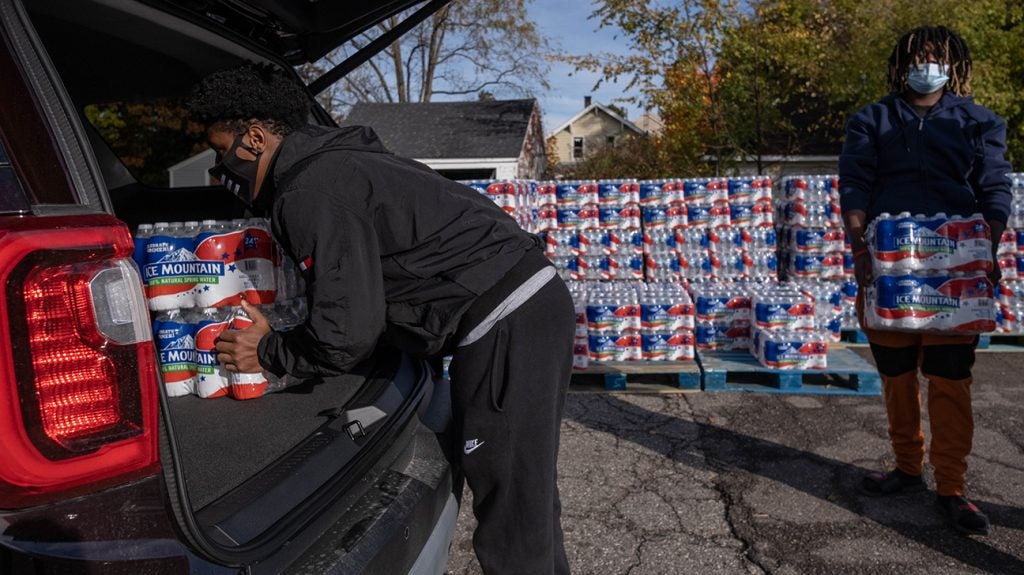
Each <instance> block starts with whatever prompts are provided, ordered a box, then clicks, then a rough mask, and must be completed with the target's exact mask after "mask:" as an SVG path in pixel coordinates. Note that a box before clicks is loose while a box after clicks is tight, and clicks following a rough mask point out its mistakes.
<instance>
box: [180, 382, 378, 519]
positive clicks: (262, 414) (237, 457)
mask: <svg viewBox="0 0 1024 575" xmlns="http://www.w3.org/2000/svg"><path fill="white" fill-rule="evenodd" d="M364 381H365V377H364V376H362V375H356V374H351V375H345V376H342V377H338V378H332V379H331V380H330V381H328V382H324V383H319V384H315V385H313V384H303V385H299V386H296V387H293V388H288V389H286V390H284V391H282V392H279V393H272V394H269V395H265V396H263V397H261V398H258V399H252V400H248V401H236V400H234V399H229V398H218V399H200V398H199V397H197V396H194V395H193V396H186V397H172V398H168V404H169V406H170V412H171V421H172V423H173V425H174V433H175V435H176V437H177V442H178V456H179V458H180V459H181V461H182V466H183V468H184V471H185V484H186V485H187V486H188V492H189V498H190V499H191V501H192V507H193V509H195V510H199V509H202V508H203V507H204V506H206V505H207V504H209V503H210V502H212V501H214V500H215V499H217V498H218V497H220V496H222V495H224V494H225V493H227V492H228V491H230V490H231V489H233V488H235V487H236V486H238V485H239V484H241V483H242V482H243V481H245V480H246V479H248V478H249V477H251V476H252V475H254V474H255V473H257V472H258V471H260V470H261V469H263V468H264V467H266V466H267V465H268V464H270V463H272V462H273V461H274V460H275V459H277V458H279V457H280V456H281V455H283V454H284V453H285V452H286V451H288V450H289V449H290V448H292V447H293V446H294V445H295V444H297V443H298V442H299V441H301V440H302V439H304V438H305V437H307V436H308V435H309V434H310V433H312V432H313V431H315V430H316V429H317V428H318V427H320V426H321V425H322V424H323V423H324V422H326V421H327V418H326V417H323V416H319V415H318V414H319V413H320V412H322V411H324V410H327V409H331V408H334V407H339V406H342V405H344V404H345V403H346V402H347V401H348V400H349V399H350V398H351V397H352V396H353V395H354V394H355V393H356V391H358V389H359V387H360V386H361V385H362V383H363V382H364Z"/></svg>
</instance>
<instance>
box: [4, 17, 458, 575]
mask: <svg viewBox="0 0 1024 575" xmlns="http://www.w3.org/2000/svg"><path fill="white" fill-rule="evenodd" d="M416 4H417V2H410V1H406V0H401V1H391V2H371V1H346V2H328V1H323V2H313V1H309V2H305V1H296V0H292V1H283V0H246V1H236V0H186V1H182V2H161V1H139V0H83V1H78V0H75V1H71V0H0V285H2V286H3V289H2V290H0V321H2V322H3V323H4V324H6V326H7V330H6V336H5V341H3V342H2V344H0V453H2V456H0V573H4V574H7V573H12V574H19V575H20V574H26V575H28V574H44V573H45V574H52V573H126V574H128V573H130V574H143V573H168V574H170V573H211V574H218V573H281V572H285V573H317V574H320V573H389V574H391V573H407V572H414V573H437V572H440V571H442V570H443V568H444V564H445V561H446V558H447V551H448V545H449V543H450V541H451V538H452V536H453V532H454V524H455V517H456V515H457V511H458V503H457V500H456V499H455V497H454V496H453V472H452V468H451V466H450V464H449V462H448V459H447V458H446V456H445V451H446V449H447V447H446V441H445V440H444V437H445V436H444V434H443V433H444V431H445V430H446V429H447V425H448V421H449V420H450V407H449V405H450V402H449V400H448V396H447V382H446V381H445V380H444V379H442V378H440V377H438V376H436V375H435V372H434V371H432V370H431V369H430V368H429V367H428V366H427V365H426V364H425V363H424V362H422V361H418V360H413V359H411V358H409V357H407V356H404V355H403V354H401V353H399V352H396V351H394V350H390V349H387V348H383V347H382V348H380V349H378V350H377V352H376V353H375V355H374V357H373V358H372V359H371V360H369V361H367V362H366V363H365V364H363V365H362V366H360V368H359V369H357V370H355V371H354V372H353V373H351V374H347V375H345V376H342V377H339V378H336V379H334V380H331V381H320V382H313V381H311V382H304V383H302V384H300V385H297V386H294V387H291V388H289V389H287V390H285V391H284V392H281V393H275V394H271V395H268V396H265V397H263V398H260V399H259V400H256V401H247V402H243V401H237V402H235V401H231V400H214V401H206V400H201V399H198V398H196V397H186V398H167V397H166V396H165V394H164V393H163V392H162V391H161V383H160V381H159V378H158V374H157V370H156V365H155V359H154V346H153V342H152V335H151V333H149V327H150V326H149V317H148V314H147V310H146V304H145V300H144V297H143V295H142V290H141V282H140V279H139V275H138V270H137V268H135V267H134V266H133V264H132V263H131V254H132V239H131V236H130V234H129V230H130V229H135V226H136V225H137V224H138V223H140V222H152V221H156V220H183V219H202V218H230V217H236V216H238V215H240V213H241V210H242V209H243V207H242V206H241V205H240V204H238V203H237V202H236V200H235V199H234V198H233V197H232V196H231V195H230V194H229V193H228V192H227V191H226V190H223V189H218V188H214V187H207V186H198V187H193V188H168V187H162V186H160V185H156V184H153V183H152V182H147V179H146V177H140V176H139V175H138V173H139V172H138V170H139V168H140V166H138V165H133V164H132V162H131V161H129V160H128V159H126V158H128V155H129V154H130V153H131V152H130V150H129V151H128V152H126V151H125V150H123V149H122V150H115V149H113V148H111V146H110V145H109V144H110V142H109V141H108V140H109V138H107V139H105V138H104V130H107V131H108V132H109V130H111V129H120V130H122V131H123V133H125V134H128V136H126V138H124V139H128V140H132V139H137V140H138V145H140V146H149V148H146V150H147V151H146V152H145V154H143V155H144V156H145V157H148V158H150V159H152V158H156V157H160V156H159V153H163V152H161V150H163V148H159V146H162V145H164V144H166V143H167V140H173V139H174V138H171V137H169V136H167V134H172V135H173V134H174V133H175V132H174V126H170V127H169V126H168V125H166V124H168V122H170V123H173V122H174V119H175V118H178V119H180V118H181V117H182V116H181V110H180V108H177V107H176V106H178V105H177V104H176V102H178V101H179V100H180V98H181V97H182V96H184V95H185V94H186V93H187V90H188V88H189V87H190V86H191V85H193V84H194V82H195V81H196V80H198V79H199V78H200V77H202V76H203V75H205V74H207V73H209V72H212V71H214V70H217V69H222V68H225V67H228V66H232V65H236V64H240V63H242V62H245V61H259V62H268V63H272V64H275V65H278V66H280V67H282V68H285V69H291V68H290V66H292V65H295V64H298V63H302V62H307V61H311V60H313V59H316V58H318V57H320V56H322V55H323V54H325V53H326V52H328V51H329V50H331V49H332V48H334V47H335V46H337V45H338V44H340V43H341V42H344V41H347V40H348V39H350V38H352V37H353V36H354V35H356V34H359V33H361V32H363V31H364V30H366V29H367V28H369V27H371V26H373V25H375V24H376V23H378V22H380V21H381V20H382V19H384V18H387V17H390V16H392V15H395V14H398V13H400V12H403V11H405V13H408V9H409V8H410V7H415V5H416ZM443 4H444V2H441V1H435V2H430V3H427V4H425V5H424V6H422V7H420V8H419V11H418V12H416V16H414V18H413V19H412V20H409V21H408V22H409V23H408V24H407V26H406V28H407V27H408V26H411V25H412V24H413V23H414V22H415V20H416V19H419V18H423V17H426V15H428V14H429V13H430V12H432V11H433V10H436V9H437V8H438V7H440V6H442V5H443ZM402 31H403V30H402V29H399V30H397V31H396V32H395V33H396V34H398V33H401V32H402ZM387 41H389V40H388V39H387V38H385V39H384V40H382V43H384V42H387ZM371 48H372V47H371ZM372 51H373V50H372V49H370V50H367V51H364V52H362V53H360V54H359V55H358V56H357V57H356V58H355V59H354V60H352V61H350V62H349V63H348V64H347V66H348V67H351V66H352V65H355V64H356V63H358V62H359V61H361V60H365V58H367V57H369V55H371V54H372ZM343 72H344V69H340V70H339V71H338V72H336V73H335V74H334V75H332V76H331V77H336V76H337V74H341V73H343ZM328 81H329V78H328V79H325V80H323V81H321V82H320V84H319V86H320V87H322V86H323V85H326V82H328ZM311 97H312V96H311ZM140 107H141V108H140ZM111 110H114V111H122V112H124V114H123V116H124V117H134V118H136V120H139V118H141V119H142V120H139V122H138V123H137V124H133V125H125V126H121V125H113V126H111V125H110V124H103V122H104V121H106V119H109V118H108V117H107V116H110V113H111ZM104 114H107V116H104ZM316 114H317V116H316V117H314V118H311V121H315V122H320V123H330V122H331V120H330V118H329V117H328V116H327V114H326V113H323V111H322V110H319V109H318V112H316ZM118 117H119V118H120V117H121V116H118ZM118 121H120V120H118ZM181 126H185V128H182V129H181V131H187V130H186V128H187V123H181ZM185 136H187V137H186V138H185V140H184V141H185V144H180V145H178V147H177V148H175V147H174V145H171V144H173V142H171V144H168V145H170V146H171V148H170V149H171V151H170V152H167V153H165V154H164V156H165V157H168V158H173V157H178V158H179V159H183V158H184V157H185V156H186V155H187V154H188V153H192V152H190V151H189V150H192V149H194V146H195V145H196V144H195V137H196V134H185ZM147 138H148V139H147ZM188 146H193V148H188ZM164 151H165V152H166V150H164ZM158 152H159V153H158ZM174 154H178V156H174ZM168 161H170V160H168ZM158 167H161V168H164V167H166V162H165V164H162V165H159V166H158Z"/></svg>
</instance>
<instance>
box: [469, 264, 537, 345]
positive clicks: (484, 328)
mask: <svg viewBox="0 0 1024 575" xmlns="http://www.w3.org/2000/svg"><path fill="white" fill-rule="evenodd" d="M555 275H556V274H555V268H553V267H551V266H545V267H543V268H541V270H540V271H538V272H537V273H535V274H533V276H531V277H530V279H528V280H526V281H525V282H523V283H522V285H520V286H519V287H517V288H516V289H515V291H513V292H512V293H510V294H508V297H507V298H505V301H503V302H501V303H500V304H498V305H497V306H496V307H495V308H494V311H492V312H491V313H489V314H487V317H485V318H484V319H483V321H481V322H480V323H479V324H478V325H477V326H476V327H474V328H473V329H472V330H470V332H469V333H468V334H466V337H464V338H462V341H460V342H459V345H458V347H464V346H467V345H469V344H471V343H474V342H476V341H477V340H479V339H480V338H482V337H483V336H485V335H487V332H489V331H491V328H492V327H494V324H496V323H498V322H499V321H500V320H502V319H503V318H505V317H507V316H508V314H510V313H512V312H514V311H516V310H517V309H518V308H519V306H521V305H523V304H524V303H526V301H527V300H528V299H530V298H531V297H533V294H535V293H537V292H538V291H540V288H542V287H544V284H546V283H548V282H549V281H551V278H553V277H555Z"/></svg>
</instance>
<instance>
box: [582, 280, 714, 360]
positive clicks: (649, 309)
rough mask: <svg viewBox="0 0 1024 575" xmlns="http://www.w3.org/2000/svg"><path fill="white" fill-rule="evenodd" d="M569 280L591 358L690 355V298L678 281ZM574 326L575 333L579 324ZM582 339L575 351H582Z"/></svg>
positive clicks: (679, 357)
mask: <svg viewBox="0 0 1024 575" xmlns="http://www.w3.org/2000/svg"><path fill="white" fill-rule="evenodd" d="M573 283H574V285H575V286H576V287H574V288H573V289H574V290H576V294H578V297H579V298H580V299H578V300H577V302H578V305H580V304H583V305H582V306H581V307H583V309H584V310H585V317H586V324H585V328H586V334H587V339H586V342H585V343H586V348H585V351H586V352H587V356H588V359H589V360H590V361H598V362H607V361H637V360H647V361H687V360H692V359H694V356H695V351H694V333H693V332H694V309H693V303H692V301H691V300H690V296H689V294H688V293H687V292H686V290H684V289H683V288H682V287H680V286H679V285H676V284H667V283H665V284H643V283H629V282H607V283H602V282H587V283H585V284H583V283H581V282H573ZM577 325H578V329H577V338H578V337H579V335H580V333H581V332H582V327H583V326H581V325H579V324H577ZM581 343H582V342H580V341H579V339H577V346H576V354H577V355H579V354H581V353H583V352H584V348H583V347H582V346H581V345H580V344H581ZM580 363H581V362H580V360H577V366H579V365H580Z"/></svg>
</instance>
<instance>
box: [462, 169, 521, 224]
mask: <svg viewBox="0 0 1024 575" xmlns="http://www.w3.org/2000/svg"><path fill="white" fill-rule="evenodd" d="M461 183H463V184H465V185H467V186H469V187H471V188H473V189H474V190H476V191H478V192H480V193H481V194H484V195H485V196H487V197H488V198H490V199H491V200H493V201H494V203H495V204H497V205H498V207H500V208H501V209H503V210H505V213H507V214H508V215H509V216H511V217H512V218H513V219H514V220H516V222H517V223H518V224H519V225H520V227H522V228H523V229H524V230H527V231H530V232H535V231H537V230H536V227H537V225H536V220H537V219H538V217H539V215H538V209H539V207H538V205H537V202H536V197H537V182H534V181H530V180H497V181H495V180H469V181H465V182H461Z"/></svg>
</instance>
